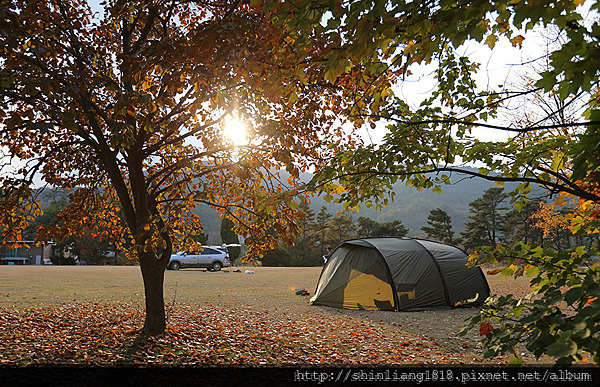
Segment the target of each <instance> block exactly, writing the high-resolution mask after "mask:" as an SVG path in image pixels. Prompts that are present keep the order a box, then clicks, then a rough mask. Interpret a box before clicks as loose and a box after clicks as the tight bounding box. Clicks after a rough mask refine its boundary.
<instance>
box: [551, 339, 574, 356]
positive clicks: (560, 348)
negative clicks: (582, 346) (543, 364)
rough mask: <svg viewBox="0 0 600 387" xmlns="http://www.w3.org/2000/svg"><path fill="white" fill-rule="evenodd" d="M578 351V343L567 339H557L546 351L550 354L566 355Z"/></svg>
mask: <svg viewBox="0 0 600 387" xmlns="http://www.w3.org/2000/svg"><path fill="white" fill-rule="evenodd" d="M576 352H577V343H575V342H574V341H573V340H570V339H567V340H565V341H557V342H555V343H552V344H550V345H549V346H548V349H547V351H546V353H547V354H548V355H549V356H555V357H565V356H569V355H574V354H575V353H576Z"/></svg>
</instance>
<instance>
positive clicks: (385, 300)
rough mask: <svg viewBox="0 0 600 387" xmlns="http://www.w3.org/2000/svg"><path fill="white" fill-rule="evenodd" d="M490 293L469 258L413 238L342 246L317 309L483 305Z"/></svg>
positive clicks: (321, 286)
mask: <svg viewBox="0 0 600 387" xmlns="http://www.w3.org/2000/svg"><path fill="white" fill-rule="evenodd" d="M489 293H490V288H489V286H488V283H487V281H486V279H485V276H484V275H483V272H482V271H481V269H480V268H479V267H468V266H467V253H465V252H464V251H463V250H461V249H459V248H457V247H453V246H448V245H444V244H441V243H438V242H433V241H428V240H423V239H410V238H362V239H352V240H348V241H345V242H343V243H342V244H340V245H339V246H338V247H337V248H336V249H335V250H334V251H333V252H332V254H331V256H330V257H329V259H328V261H327V263H326V264H325V266H324V267H323V270H322V272H321V277H320V278H319V282H318V284H317V290H316V291H315V294H314V296H313V297H312V298H311V303H312V304H313V305H328V306H335V307H338V308H346V309H360V310H422V309H429V308H435V307H443V306H446V307H448V306H450V307H453V306H456V305H459V303H460V304H466V303H467V302H466V300H471V301H470V302H469V303H470V304H475V303H481V302H483V301H484V300H485V299H486V298H487V297H488V296H489Z"/></svg>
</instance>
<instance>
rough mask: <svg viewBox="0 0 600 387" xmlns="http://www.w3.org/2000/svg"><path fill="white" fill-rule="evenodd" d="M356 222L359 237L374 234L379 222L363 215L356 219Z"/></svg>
mask: <svg viewBox="0 0 600 387" xmlns="http://www.w3.org/2000/svg"><path fill="white" fill-rule="evenodd" d="M357 222H358V236H359V237H361V238H368V237H370V236H373V235H374V234H375V231H376V230H377V227H378V226H379V223H377V222H376V221H374V220H373V219H369V218H365V217H364V216H360V217H359V218H358V219H357Z"/></svg>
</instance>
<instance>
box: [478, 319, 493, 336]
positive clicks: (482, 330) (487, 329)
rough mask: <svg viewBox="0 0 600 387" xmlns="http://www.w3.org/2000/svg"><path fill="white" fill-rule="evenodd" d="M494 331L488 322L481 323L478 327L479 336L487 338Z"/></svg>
mask: <svg viewBox="0 0 600 387" xmlns="http://www.w3.org/2000/svg"><path fill="white" fill-rule="evenodd" d="M493 330H494V327H493V326H492V324H490V323H489V322H482V323H481V324H480V325H479V334H480V335H481V336H487V335H489V334H490V333H492V331H493Z"/></svg>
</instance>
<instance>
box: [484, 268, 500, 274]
mask: <svg viewBox="0 0 600 387" xmlns="http://www.w3.org/2000/svg"><path fill="white" fill-rule="evenodd" d="M498 273H500V269H494V270H489V271H488V272H487V274H488V275H495V274H498Z"/></svg>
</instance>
